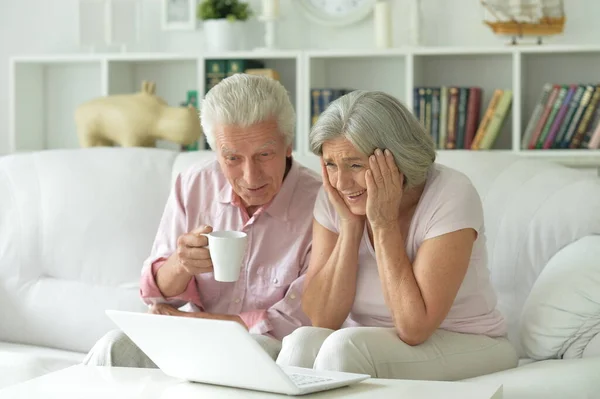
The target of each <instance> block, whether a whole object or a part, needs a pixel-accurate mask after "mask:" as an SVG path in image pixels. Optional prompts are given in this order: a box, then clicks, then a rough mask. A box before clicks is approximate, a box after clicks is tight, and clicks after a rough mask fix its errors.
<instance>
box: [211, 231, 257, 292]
mask: <svg viewBox="0 0 600 399" xmlns="http://www.w3.org/2000/svg"><path fill="white" fill-rule="evenodd" d="M202 235H203V236H206V237H207V238H208V250H209V251H210V258H211V259H212V264H213V270H214V275H215V280H216V281H222V282H228V283H229V282H233V281H237V279H238V278H239V277H240V270H241V268H242V262H243V261H244V255H245V254H246V246H247V244H248V235H247V234H246V233H243V232H241V231H226V230H223V231H213V232H212V233H208V234H202Z"/></svg>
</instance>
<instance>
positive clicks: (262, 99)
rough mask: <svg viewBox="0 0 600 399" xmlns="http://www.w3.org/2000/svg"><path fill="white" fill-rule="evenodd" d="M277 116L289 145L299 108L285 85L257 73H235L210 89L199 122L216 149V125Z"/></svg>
mask: <svg viewBox="0 0 600 399" xmlns="http://www.w3.org/2000/svg"><path fill="white" fill-rule="evenodd" d="M271 118H275V119H276V120H277V126H278V128H279V131H280V133H281V134H282V135H283V136H284V138H285V143H286V145H290V144H292V142H293V141H294V134H295V128H296V112H295V111H294V107H293V105H292V103H291V101H290V98H289V95H288V92H287V90H286V89H285V87H283V85H282V84H281V83H279V82H278V81H277V80H274V79H271V78H268V77H265V76H258V75H248V74H235V75H233V76H230V77H228V78H225V79H223V80H222V81H221V82H219V83H218V84H217V85H216V86H215V87H213V88H212V89H210V90H209V92H208V93H207V94H206V96H205V98H204V99H203V100H202V102H201V106H200V123H201V124H202V130H203V131H204V135H205V136H206V141H207V142H208V144H209V145H210V147H211V148H212V149H213V150H214V149H215V146H216V144H215V135H214V129H215V127H216V126H219V125H220V126H224V125H236V126H242V127H247V126H251V125H254V124H256V123H259V122H263V121H266V120H269V119H271Z"/></svg>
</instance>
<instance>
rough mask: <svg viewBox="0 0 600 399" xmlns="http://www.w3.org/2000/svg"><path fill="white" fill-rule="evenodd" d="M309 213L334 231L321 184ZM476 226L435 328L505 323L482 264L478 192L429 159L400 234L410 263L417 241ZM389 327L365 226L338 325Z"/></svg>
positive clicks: (497, 329)
mask: <svg viewBox="0 0 600 399" xmlns="http://www.w3.org/2000/svg"><path fill="white" fill-rule="evenodd" d="M314 217H315V219H316V220H317V221H318V222H319V223H320V224H321V225H322V226H324V227H325V228H327V229H329V230H331V231H333V232H335V233H339V219H338V215H337V213H336V211H335V208H334V207H333V205H332V204H331V203H330V202H329V198H328V197H327V194H326V193H325V191H324V189H323V188H322V187H321V190H320V191H319V194H318V195H317V200H316V203H315V209H314ZM469 227H470V228H473V229H475V230H476V231H477V233H478V235H477V239H476V241H475V244H474V246H473V252H472V254H471V259H470V263H469V268H468V270H467V273H466V275H465V278H464V280H463V282H462V285H461V287H460V289H459V291H458V294H457V296H456V298H455V300H454V303H453V304H452V308H451V309H450V312H449V313H448V316H447V317H446V319H445V320H444V321H443V322H442V324H441V326H440V328H443V329H446V330H450V331H456V332H462V333H472V334H485V335H489V336H494V337H496V336H503V335H505V334H506V323H505V320H504V317H503V316H502V314H501V313H500V312H499V311H498V310H497V308H496V303H497V299H496V294H495V292H494V289H493V287H492V284H491V281H490V275H489V270H488V269H487V252H486V245H485V244H486V237H485V228H484V221H483V208H482V204H481V198H480V197H479V194H478V193H477V191H476V189H475V187H473V185H472V183H471V181H470V180H469V178H468V177H467V176H465V175H464V174H463V173H461V172H459V171H457V170H454V169H451V168H449V167H446V166H443V165H440V164H433V165H432V167H431V168H430V170H429V173H428V176H427V181H426V183H425V188H424V190H423V194H422V195H421V198H420V200H419V203H418V204H417V208H416V210H415V213H414V215H413V218H412V222H411V225H410V227H409V230H408V237H407V240H406V253H407V255H408V258H409V259H410V261H411V263H412V262H413V261H414V259H415V256H416V254H417V251H418V249H419V247H420V246H421V244H422V243H423V241H425V240H427V239H429V238H433V237H436V236H440V235H442V234H447V233H450V232H453V231H457V230H460V229H464V228H469ZM352 326H375V327H393V326H394V324H393V321H392V316H391V313H390V310H389V308H388V307H387V305H386V303H385V300H384V298H383V291H382V289H381V282H380V279H379V272H378V270H377V263H376V260H375V250H374V249H373V246H372V245H371V242H370V240H369V235H368V233H367V228H366V225H365V230H364V232H363V236H362V239H361V242H360V248H359V252H358V279H357V287H356V297H355V299H354V305H353V306H352V310H351V312H350V315H349V316H348V319H347V320H346V322H345V323H344V327H352Z"/></svg>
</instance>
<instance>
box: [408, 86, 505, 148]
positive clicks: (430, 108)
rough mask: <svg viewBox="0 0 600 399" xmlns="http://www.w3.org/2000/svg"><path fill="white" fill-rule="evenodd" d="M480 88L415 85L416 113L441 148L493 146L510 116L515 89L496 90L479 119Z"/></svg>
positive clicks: (481, 93)
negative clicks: (513, 90)
mask: <svg viewBox="0 0 600 399" xmlns="http://www.w3.org/2000/svg"><path fill="white" fill-rule="evenodd" d="M482 98H483V90H482V89H481V87H475V86H469V87H458V86H441V87H415V89H414V92H413V103H414V104H413V112H414V114H415V116H416V117H417V118H418V119H419V121H420V122H421V124H422V125H423V126H424V127H425V129H426V130H427V131H428V132H429V134H430V135H431V137H432V139H433V142H434V143H435V145H436V148H438V149H472V150H478V149H490V148H492V146H493V145H494V142H495V141H496V139H497V137H498V134H499V133H500V130H501V128H502V126H503V124H504V121H505V120H506V119H507V118H506V117H507V115H508V113H509V111H510V105H511V104H512V90H503V89H496V90H494V93H493V94H492V98H491V100H490V103H489V104H488V106H487V109H486V111H485V113H484V114H483V117H482V118H480V114H481V105H482Z"/></svg>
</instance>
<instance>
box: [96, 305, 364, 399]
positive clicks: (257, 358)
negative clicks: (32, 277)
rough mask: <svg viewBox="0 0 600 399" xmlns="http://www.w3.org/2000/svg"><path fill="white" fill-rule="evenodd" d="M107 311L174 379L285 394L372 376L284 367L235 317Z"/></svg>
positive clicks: (332, 386) (318, 389)
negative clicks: (227, 319) (230, 318)
mask: <svg viewBox="0 0 600 399" xmlns="http://www.w3.org/2000/svg"><path fill="white" fill-rule="evenodd" d="M106 314H107V315H108V316H109V317H110V318H111V319H112V320H113V321H114V322H115V323H116V324H117V326H119V328H120V329H121V331H123V332H124V333H125V334H126V335H127V336H129V338H131V340H132V341H133V342H134V343H135V344H136V345H137V346H138V347H139V348H140V349H141V350H142V351H143V352H144V353H145V354H146V355H148V357H149V358H150V359H152V361H153V362H154V363H155V364H156V365H157V366H158V367H159V368H160V369H161V370H162V371H163V372H164V373H165V374H167V375H170V376H172V377H175V378H180V379H184V380H188V381H193V382H201V383H207V384H214V385H223V386H228V387H236V388H244V389H252V390H257V391H265V392H273V393H281V394H286V395H304V394H307V393H311V392H319V391H325V390H329V389H333V388H339V387H344V386H348V385H350V384H353V383H357V382H360V381H363V380H365V379H367V378H370V376H369V375H366V374H353V373H341V372H335V371H320V370H319V371H317V370H312V369H307V368H298V367H281V366H279V365H278V364H277V363H275V361H274V360H273V359H272V358H271V357H270V356H269V355H268V354H267V352H265V350H264V349H263V348H262V347H261V346H260V345H259V344H258V343H257V342H256V341H255V340H254V339H253V338H252V336H251V335H250V333H248V331H246V329H245V328H244V327H242V326H241V325H240V324H238V323H236V322H233V321H222V320H207V319H197V318H191V317H178V316H165V315H154V314H149V313H135V312H126V311H118V310H107V311H106Z"/></svg>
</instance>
